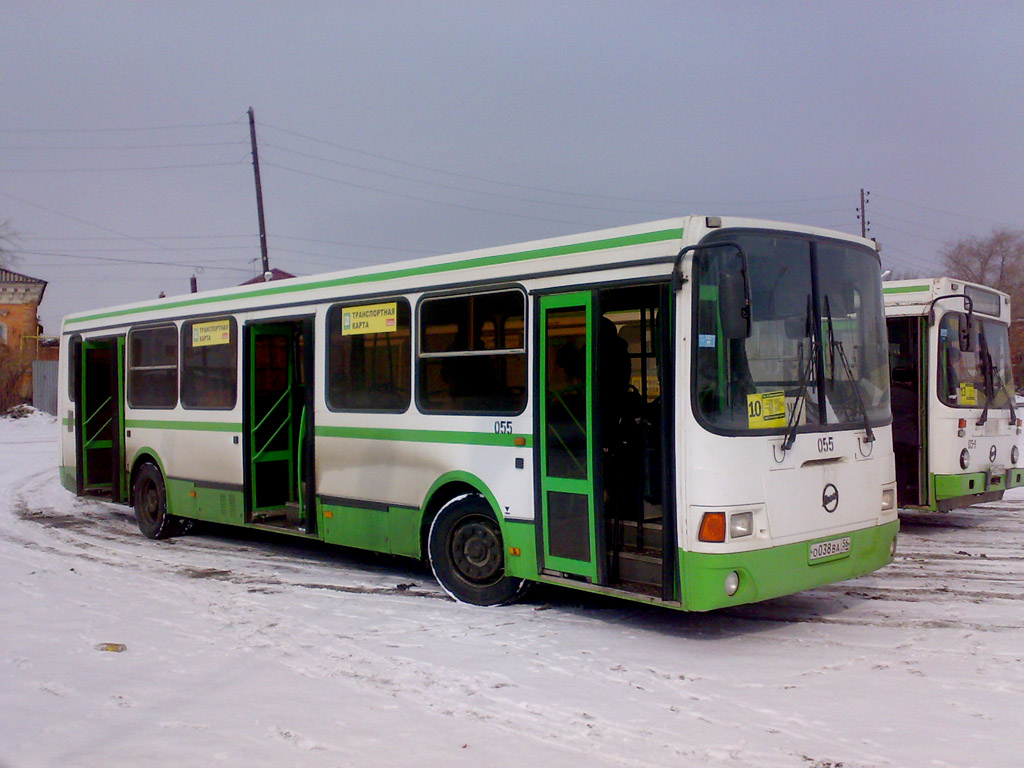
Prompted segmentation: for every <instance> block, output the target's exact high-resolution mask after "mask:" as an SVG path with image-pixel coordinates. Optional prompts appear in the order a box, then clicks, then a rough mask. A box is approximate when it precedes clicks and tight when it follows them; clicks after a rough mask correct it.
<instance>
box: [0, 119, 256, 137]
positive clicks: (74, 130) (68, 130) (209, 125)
mask: <svg viewBox="0 0 1024 768" xmlns="http://www.w3.org/2000/svg"><path fill="white" fill-rule="evenodd" d="M235 125H238V121H234V122H230V123H182V124H178V125H149V126H136V127H131V128H128V127H124V128H0V134H2V133H137V132H138V133H141V132H145V131H175V130H190V129H196V128H223V127H225V126H235Z"/></svg>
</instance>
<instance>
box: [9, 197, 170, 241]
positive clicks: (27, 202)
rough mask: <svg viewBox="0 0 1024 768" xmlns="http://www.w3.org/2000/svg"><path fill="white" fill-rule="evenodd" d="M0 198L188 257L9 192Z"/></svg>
mask: <svg viewBox="0 0 1024 768" xmlns="http://www.w3.org/2000/svg"><path fill="white" fill-rule="evenodd" d="M0 196H3V197H6V198H8V199H10V200H15V201H17V202H19V203H23V204H24V205H29V206H32V207H33V208H38V209H40V210H42V211H46V212H47V213H52V214H54V215H56V216H62V217H63V218H65V219H69V220H71V221H76V222H78V223H79V224H85V225H86V226H88V227H93V228H95V229H98V230H100V231H102V232H109V233H110V234H112V235H118V236H120V237H124V238H127V239H128V240H133V241H135V242H137V243H145V244H146V245H157V246H159V248H160V249H161V250H165V251H168V252H170V253H177V254H180V255H182V256H188V255H189V254H187V253H185V252H183V251H180V250H178V249H176V248H169V247H168V246H166V245H160V244H159V243H155V242H152V241H149V240H146V239H145V238H143V237H134V236H132V235H129V234H126V233H124V232H118V231H117V230H116V229H111V228H110V227H105V226H103V225H102V224H96V223H94V222H91V221H87V220H85V219H82V218H79V217H77V216H72V215H71V214H70V213H63V212H62V211H58V210H56V209H54V208H49V207H47V206H45V205H40V204H39V203H33V202H32V201H31V200H26V199H24V198H22V197H18V196H17V195H12V194H10V193H9V192H3V191H0Z"/></svg>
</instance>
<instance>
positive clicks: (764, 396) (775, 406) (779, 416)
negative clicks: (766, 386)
mask: <svg viewBox="0 0 1024 768" xmlns="http://www.w3.org/2000/svg"><path fill="white" fill-rule="evenodd" d="M785 424H786V393H785V392H783V391H782V390H778V391H777V392H756V393H754V394H753V395H747V425H748V426H749V427H750V429H768V428H771V427H781V426H784V425H785Z"/></svg>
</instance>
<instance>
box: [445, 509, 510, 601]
mask: <svg viewBox="0 0 1024 768" xmlns="http://www.w3.org/2000/svg"><path fill="white" fill-rule="evenodd" d="M504 548H505V545H504V543H503V542H502V538H501V528H500V527H499V526H498V521H497V520H496V519H495V517H494V513H493V512H492V511H491V507H490V505H489V504H488V503H487V502H486V501H485V500H484V499H483V497H481V496H478V495H475V494H465V495H463V496H458V497H456V498H454V499H452V500H451V501H449V502H448V503H447V504H445V505H444V506H443V507H441V509H440V511H439V512H438V513H437V517H435V518H434V522H433V523H432V524H431V526H430V533H429V534H428V536H427V555H428V558H429V560H430V569H431V570H432V571H433V572H434V576H435V578H436V579H437V581H438V583H439V584H440V585H441V587H442V588H443V589H444V591H445V592H447V593H448V594H449V595H451V596H452V597H453V598H455V599H456V600H458V601H459V602H461V603H470V604H472V605H504V604H505V603H510V602H512V601H513V600H515V599H517V598H518V597H519V596H520V595H521V594H522V593H523V591H524V587H525V582H523V580H522V579H515V578H512V577H510V576H507V575H506V574H505V549H504Z"/></svg>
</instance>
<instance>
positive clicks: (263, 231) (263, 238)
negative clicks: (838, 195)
mask: <svg viewBox="0 0 1024 768" xmlns="http://www.w3.org/2000/svg"><path fill="white" fill-rule="evenodd" d="M249 138H250V139H251V140H252V172H253V174H254V175H255V177H256V213H257V214H258V215H259V219H260V255H261V256H262V257H263V275H264V277H266V275H268V274H269V273H270V258H269V257H268V256H267V225H266V223H265V222H264V220H263V187H262V186H261V185H260V155H259V152H258V151H257V150H256V113H255V112H253V110H252V107H249ZM862 192H863V190H862Z"/></svg>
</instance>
